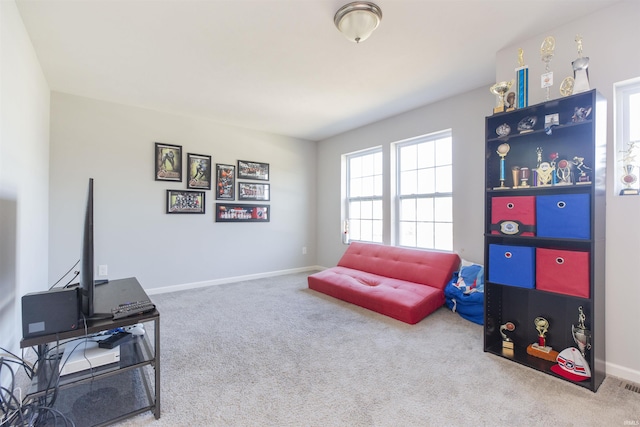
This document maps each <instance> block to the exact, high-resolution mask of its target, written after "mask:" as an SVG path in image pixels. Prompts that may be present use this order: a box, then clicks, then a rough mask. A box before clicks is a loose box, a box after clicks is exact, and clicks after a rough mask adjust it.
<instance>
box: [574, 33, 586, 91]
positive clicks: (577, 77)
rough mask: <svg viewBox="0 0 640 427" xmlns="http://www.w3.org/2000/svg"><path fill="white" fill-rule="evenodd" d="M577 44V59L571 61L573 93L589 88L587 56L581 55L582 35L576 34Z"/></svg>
mask: <svg viewBox="0 0 640 427" xmlns="http://www.w3.org/2000/svg"><path fill="white" fill-rule="evenodd" d="M576 43H577V44H578V59H576V60H575V61H573V62H572V63H571V65H572V66H573V93H580V92H586V91H588V90H589V69H588V67H589V58H584V57H583V56H582V37H580V35H576Z"/></svg>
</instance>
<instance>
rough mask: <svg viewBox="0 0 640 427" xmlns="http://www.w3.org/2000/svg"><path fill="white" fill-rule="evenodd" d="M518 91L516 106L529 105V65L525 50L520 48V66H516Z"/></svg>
mask: <svg viewBox="0 0 640 427" xmlns="http://www.w3.org/2000/svg"><path fill="white" fill-rule="evenodd" d="M516 80H517V86H516V91H517V92H518V97H517V100H516V108H524V107H527V106H529V67H528V66H526V65H524V51H523V50H522V48H520V49H518V68H516Z"/></svg>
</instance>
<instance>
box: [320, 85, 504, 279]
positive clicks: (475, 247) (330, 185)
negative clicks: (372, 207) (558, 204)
mask: <svg viewBox="0 0 640 427" xmlns="http://www.w3.org/2000/svg"><path fill="white" fill-rule="evenodd" d="M487 87H488V86H487ZM492 108H493V96H492V95H491V93H489V90H488V89H487V88H480V89H477V90H474V91H472V92H468V93H464V94H461V95H457V96H453V97H451V98H448V99H446V100H444V101H441V102H438V103H435V104H431V105H427V106H425V107H422V108H418V109H415V110H412V111H410V112H407V113H405V114H401V115H399V116H396V117H392V118H390V119H387V120H382V121H379V122H376V123H374V124H372V125H369V126H365V127H362V128H359V129H355V130H353V131H350V132H346V133H344V134H341V135H338V136H335V137H333V138H329V139H327V140H324V141H321V142H320V143H319V144H318V171H321V174H320V176H319V177H318V264H319V265H322V266H325V267H326V266H332V265H335V264H336V262H337V261H338V259H339V258H340V256H341V255H342V253H343V252H344V250H345V246H344V245H343V244H342V243H341V234H340V232H341V216H340V215H341V206H340V192H341V183H340V173H341V156H342V155H343V154H345V153H349V152H353V151H358V150H362V149H365V148H370V147H374V146H382V149H383V150H382V152H383V164H384V173H385V174H386V175H387V176H389V170H390V160H389V159H390V155H391V153H390V149H391V148H390V147H391V143H393V142H397V141H401V140H403V139H407V138H411V137H415V136H419V135H424V134H428V133H432V132H437V131H441V130H444V129H452V132H453V165H454V172H453V194H454V200H453V249H454V251H456V252H458V253H459V254H460V255H461V256H462V257H463V258H465V259H468V260H470V261H475V262H482V261H483V256H484V255H483V253H484V252H483V230H484V228H483V217H484V162H483V159H484V143H483V141H484V118H485V116H486V115H487V114H490V113H491V111H492ZM390 193H391V191H390V184H389V182H388V180H387V182H385V188H384V196H383V197H384V200H383V204H384V209H385V211H384V215H385V216H386V217H389V216H390V215H391V200H390V196H389V195H390ZM385 240H386V241H385V243H389V241H390V233H389V232H387V233H385Z"/></svg>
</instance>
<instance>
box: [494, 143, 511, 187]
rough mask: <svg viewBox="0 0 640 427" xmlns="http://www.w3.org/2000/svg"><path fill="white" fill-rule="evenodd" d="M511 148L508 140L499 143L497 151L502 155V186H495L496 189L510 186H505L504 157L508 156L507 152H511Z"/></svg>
mask: <svg viewBox="0 0 640 427" xmlns="http://www.w3.org/2000/svg"><path fill="white" fill-rule="evenodd" d="M509 150H511V146H510V145H509V144H507V143H506V142H505V143H502V144H500V145H498V150H497V151H496V153H498V156H500V187H494V188H493V189H494V190H505V189H508V188H509V187H505V185H504V181H505V171H504V168H505V167H504V163H505V161H504V158H505V157H506V156H507V153H508V152H509Z"/></svg>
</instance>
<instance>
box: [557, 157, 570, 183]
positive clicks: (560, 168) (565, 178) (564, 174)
mask: <svg viewBox="0 0 640 427" xmlns="http://www.w3.org/2000/svg"><path fill="white" fill-rule="evenodd" d="M556 176H557V177H558V181H557V182H556V185H571V184H573V180H572V179H571V177H572V174H571V162H569V161H568V160H566V159H562V160H559V161H558V163H557V164H556Z"/></svg>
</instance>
